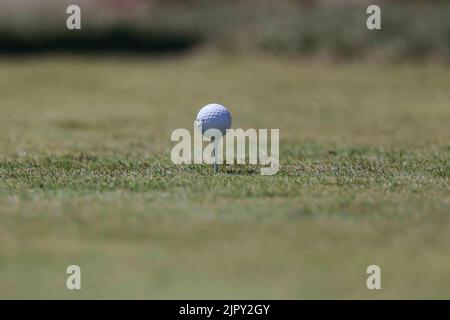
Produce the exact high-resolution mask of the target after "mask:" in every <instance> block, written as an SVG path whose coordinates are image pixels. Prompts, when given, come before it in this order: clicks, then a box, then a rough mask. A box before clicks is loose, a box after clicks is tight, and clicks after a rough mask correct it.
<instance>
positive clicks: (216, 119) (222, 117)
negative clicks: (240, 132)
mask: <svg viewBox="0 0 450 320" xmlns="http://www.w3.org/2000/svg"><path fill="white" fill-rule="evenodd" d="M195 123H196V125H197V127H200V125H201V127H202V134H204V133H205V131H206V130H209V129H217V130H220V132H222V135H225V133H226V130H227V129H230V128H231V113H230V111H228V109H227V108H225V107H224V106H223V105H221V104H218V103H211V104H207V105H206V106H204V107H203V108H201V109H200V111H199V112H198V114H197V119H196V121H195Z"/></svg>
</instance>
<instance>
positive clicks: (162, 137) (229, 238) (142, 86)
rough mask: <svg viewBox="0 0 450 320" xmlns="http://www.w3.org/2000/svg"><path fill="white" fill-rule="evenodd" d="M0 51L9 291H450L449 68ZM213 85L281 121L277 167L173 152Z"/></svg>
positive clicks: (245, 121) (256, 117)
mask: <svg viewBox="0 0 450 320" xmlns="http://www.w3.org/2000/svg"><path fill="white" fill-rule="evenodd" d="M0 69H1V70H2V72H1V74H0V87H1V88H2V95H1V96H0V109H1V111H2V115H3V117H1V118H0V297H1V298H275V299H277V298H449V292H450V291H449V290H450V287H449V285H448V283H450V260H449V259H448V252H449V250H450V244H449V243H450V232H449V230H450V215H449V213H450V210H449V207H450V196H449V194H450V185H449V177H450V166H449V161H450V144H449V143H450V131H449V129H448V124H449V123H450V105H449V101H450V90H449V88H450V69H448V68H445V67H442V66H438V65H423V66H419V65H402V66H394V65H377V64H341V65H339V64H315V63H312V64H307V63H306V62H302V61H301V60H295V59H291V60H288V59H286V60H282V59H281V60H280V59H278V60H275V59H274V58H268V57H261V56H255V57H252V58H244V57H233V56H215V55H197V56H187V57H179V58H176V59H175V58H174V59H161V60H145V59H143V58H132V57H129V58H125V57H123V58H122V59H119V58H116V59H113V58H110V59H99V58H98V59H94V58H88V57H85V58H58V57H49V58H39V59H26V60H20V59H19V60H10V61H2V62H0ZM212 101H217V102H222V103H224V104H227V105H228V106H229V107H230V109H231V111H232V114H233V117H234V123H233V126H234V127H242V128H279V129H280V140H281V150H280V151H281V155H280V161H281V169H280V171H279V173H278V174H277V175H275V176H270V177H269V176H261V175H259V174H258V170H257V168H256V167H253V166H237V165H234V166H225V167H222V170H221V173H220V174H219V175H213V174H212V173H211V168H210V167H209V166H197V165H190V166H175V165H173V164H171V162H170V159H169V155H170V150H171V147H172V146H173V144H172V143H171V142H170V133H171V131H172V130H173V129H175V128H179V127H185V128H188V129H190V130H192V129H193V128H192V121H193V117H194V115H195V113H196V111H197V110H198V108H199V107H200V106H202V105H203V104H206V103H208V102H212ZM70 264H78V265H80V266H81V268H82V287H83V289H82V290H81V291H79V292H73V291H68V290H66V289H65V279H66V274H65V269H66V267H67V266H68V265H70ZM371 264H378V265H380V266H381V268H382V287H383V289H382V290H381V291H376V292H375V291H369V290H367V288H366V286H365V283H366V277H367V275H366V273H365V270H366V268H367V266H368V265H371Z"/></svg>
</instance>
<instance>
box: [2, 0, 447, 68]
mask: <svg viewBox="0 0 450 320" xmlns="http://www.w3.org/2000/svg"><path fill="white" fill-rule="evenodd" d="M70 4H77V5H79V6H80V7H81V9H82V31H81V32H71V31H68V30H67V29H66V28H65V20H66V18H67V15H66V14H64V13H65V10H66V8H67V6H68V5H70ZM370 4H378V5H382V31H381V32H373V31H369V30H367V29H366V28H365V22H366V19H367V17H368V14H366V8H367V6H368V5H370ZM449 17H450V3H449V2H448V1H437V0H397V1H394V0H391V1H379V0H358V1H357V0H341V1H338V0H280V1H268V0H239V1H238V0H229V1H218V0H213V1H202V0H187V1H177V0H171V1H161V0H99V1H89V0H70V1H69V0H61V1H53V0H39V1H33V0H22V1H11V0H1V1H0V53H1V54H10V55H11V54H13V55H16V54H27V53H46V52H90V53H93V52H95V53H102V54H103V53H105V52H122V53H124V52H133V53H142V54H164V53H178V52H183V51H192V50H201V49H215V50H220V51H232V52H264V53H269V54H283V55H296V56H308V57H320V58H326V59H337V60H342V59H366V58H371V59H389V60H393V61H399V60H401V61H404V60H405V59H409V60H415V61H418V60H419V61H423V60H441V61H446V62H448V60H449V57H450V18H449Z"/></svg>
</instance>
